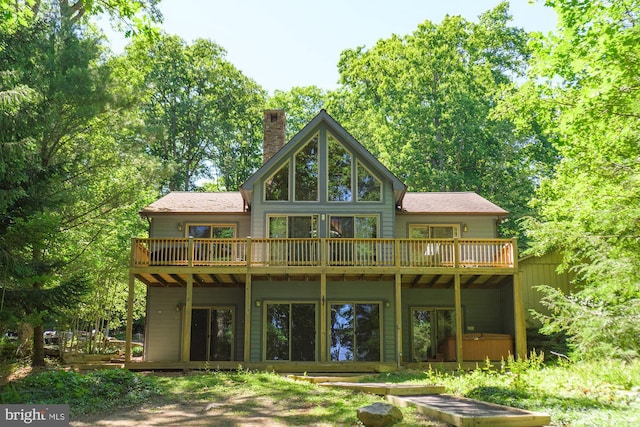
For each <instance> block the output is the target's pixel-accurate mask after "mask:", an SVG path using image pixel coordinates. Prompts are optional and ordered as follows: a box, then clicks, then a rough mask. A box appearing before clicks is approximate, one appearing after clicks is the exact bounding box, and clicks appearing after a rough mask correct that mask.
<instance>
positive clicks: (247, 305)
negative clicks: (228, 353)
mask: <svg viewBox="0 0 640 427" xmlns="http://www.w3.org/2000/svg"><path fill="white" fill-rule="evenodd" d="M250 361H251V273H247V276H246V280H245V286H244V362H245V363H249V362H250Z"/></svg>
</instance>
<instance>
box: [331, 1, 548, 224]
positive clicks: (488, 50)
mask: <svg viewBox="0 0 640 427" xmlns="http://www.w3.org/2000/svg"><path fill="white" fill-rule="evenodd" d="M510 19H511V17H510V15H509V13H508V5H507V4H506V3H501V4H499V5H498V6H497V7H496V8H495V9H493V10H489V11H487V12H486V13H484V14H482V15H481V16H480V18H479V22H478V23H473V22H469V21H466V20H464V19H463V18H461V17H459V16H447V17H445V18H444V19H443V20H442V22H441V23H440V24H434V23H432V22H429V21H425V22H424V23H422V24H420V25H419V26H418V28H417V30H416V31H414V32H413V33H412V34H410V35H407V36H395V35H394V36H392V37H391V38H388V39H383V40H380V41H378V42H377V43H376V44H375V45H374V46H373V47H372V48H370V49H365V48H363V47H358V48H356V49H349V50H345V51H343V52H342V55H341V58H340V62H339V64H338V68H339V71H340V81H341V83H342V87H341V88H340V89H339V90H337V91H336V92H334V93H332V94H330V95H329V100H328V101H327V110H328V111H329V112H330V113H331V114H332V115H333V116H334V117H336V119H338V120H339V121H340V122H341V123H342V124H343V125H344V126H345V127H346V128H347V129H348V130H349V131H350V132H351V133H352V134H353V135H354V136H355V137H356V138H357V139H358V140H359V141H361V142H362V143H363V144H364V145H365V146H366V147H367V149H369V151H371V152H372V153H373V154H374V155H375V156H377V157H378V158H379V159H380V160H381V161H382V163H383V164H385V165H386V166H387V167H389V169H390V170H391V171H392V172H393V173H394V174H396V175H397V176H398V177H399V178H400V179H402V180H403V181H404V182H405V183H406V184H407V185H408V186H409V189H410V190H411V191H474V192H477V193H479V194H481V195H482V196H485V197H488V198H489V199H490V200H492V201H494V202H496V203H497V204H499V205H500V206H502V207H504V208H505V209H507V210H509V211H510V212H511V218H510V220H509V221H508V222H507V223H504V224H502V228H503V231H504V232H505V233H506V234H507V235H514V234H516V231H517V226H516V223H515V222H514V220H515V219H517V218H519V217H522V216H523V215H525V214H528V213H530V211H529V210H528V209H527V207H526V204H527V202H528V200H529V198H530V197H531V195H532V193H533V180H534V178H535V177H536V176H535V175H534V174H535V173H536V171H537V169H536V168H537V163H538V162H540V159H539V158H538V157H537V156H532V151H531V150H530V148H529V147H530V145H532V142H531V136H530V135H517V134H514V132H513V130H514V125H513V124H512V122H511V120H510V119H505V118H499V117H497V116H495V115H494V114H493V113H492V111H493V108H494V106H495V105H496V104H497V101H498V100H499V99H500V98H501V97H503V96H505V94H506V93H510V92H512V91H513V90H514V86H515V83H514V80H515V79H516V78H517V76H521V75H523V73H524V69H525V66H526V60H527V58H528V48H527V40H528V36H527V34H526V33H525V32H524V31H523V30H521V29H517V28H515V27H512V26H510V25H509V22H510Z"/></svg>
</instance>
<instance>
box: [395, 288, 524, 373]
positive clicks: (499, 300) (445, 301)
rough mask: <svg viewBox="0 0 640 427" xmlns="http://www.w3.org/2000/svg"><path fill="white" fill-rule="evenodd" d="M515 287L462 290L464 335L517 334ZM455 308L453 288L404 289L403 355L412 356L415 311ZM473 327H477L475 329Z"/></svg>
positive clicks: (405, 356)
mask: <svg viewBox="0 0 640 427" xmlns="http://www.w3.org/2000/svg"><path fill="white" fill-rule="evenodd" d="M512 301H513V292H512V286H511V285H505V286H503V287H502V288H498V289H462V290H461V302H462V316H463V325H462V326H463V331H464V333H504V334H511V335H513V334H514V326H513V308H512ZM412 307H455V294H454V290H453V289H402V334H403V335H402V354H403V355H404V361H408V360H407V357H409V355H410V354H411V339H412V337H411V323H410V322H411V311H410V310H411V308H412ZM470 328H473V330H471V329H470Z"/></svg>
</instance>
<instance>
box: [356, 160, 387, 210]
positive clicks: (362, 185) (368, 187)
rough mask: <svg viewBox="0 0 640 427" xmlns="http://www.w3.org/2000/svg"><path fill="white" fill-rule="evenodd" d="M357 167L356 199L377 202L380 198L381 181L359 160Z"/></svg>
mask: <svg viewBox="0 0 640 427" xmlns="http://www.w3.org/2000/svg"><path fill="white" fill-rule="evenodd" d="M357 163H358V167H357V181H358V201H363V202H379V201H381V200H382V191H381V189H382V183H381V182H380V180H379V179H378V178H376V177H375V176H374V175H373V174H372V173H371V172H369V170H368V169H367V168H365V167H364V166H363V165H362V164H361V163H360V162H357Z"/></svg>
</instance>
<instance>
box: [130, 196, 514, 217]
mask: <svg viewBox="0 0 640 427" xmlns="http://www.w3.org/2000/svg"><path fill="white" fill-rule="evenodd" d="M402 209H403V212H405V213H409V214H411V213H416V214H418V213H427V214H449V215H451V214H467V215H506V214H507V213H508V212H507V211H505V210H504V209H502V208H501V207H499V206H497V205H495V204H493V203H491V202H490V201H488V200H487V199H485V198H483V197H481V196H479V195H478V194H476V193H472V192H455V193H406V194H405V196H404V200H403V202H402ZM245 212H246V211H245V208H244V201H243V199H242V196H241V195H240V192H238V191H230V192H226V193H196V192H181V191H175V192H172V193H169V194H167V195H166V196H164V197H162V198H161V199H159V200H157V201H155V202H154V203H152V204H150V205H149V206H147V207H146V208H144V209H142V210H141V211H140V214H141V215H144V216H151V215H157V214H216V213H218V214H233V213H245Z"/></svg>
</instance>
